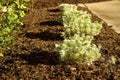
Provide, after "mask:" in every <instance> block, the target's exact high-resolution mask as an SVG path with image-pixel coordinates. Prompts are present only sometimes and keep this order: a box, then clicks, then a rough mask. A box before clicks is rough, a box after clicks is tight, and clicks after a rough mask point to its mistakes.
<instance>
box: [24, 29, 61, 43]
mask: <svg viewBox="0 0 120 80" xmlns="http://www.w3.org/2000/svg"><path fill="white" fill-rule="evenodd" d="M60 35H61V34H60V33H52V32H49V31H44V32H40V33H35V32H28V33H26V34H25V36H26V37H27V38H31V39H36V38H39V39H41V40H45V41H48V40H53V41H54V40H58V41H59V40H63V38H62V37H61V36H60Z"/></svg>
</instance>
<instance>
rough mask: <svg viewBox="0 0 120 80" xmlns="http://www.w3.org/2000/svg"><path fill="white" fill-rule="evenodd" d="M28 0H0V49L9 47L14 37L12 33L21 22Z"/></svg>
mask: <svg viewBox="0 0 120 80" xmlns="http://www.w3.org/2000/svg"><path fill="white" fill-rule="evenodd" d="M28 1H30V0H0V51H1V53H2V50H5V49H10V46H11V45H12V42H13V40H14V37H12V36H11V35H12V33H13V32H14V31H15V30H17V29H19V27H20V26H21V25H23V23H22V22H21V21H20V18H21V17H23V16H24V15H25V13H24V11H25V10H27V7H26V6H25V5H26V3H27V2H28Z"/></svg>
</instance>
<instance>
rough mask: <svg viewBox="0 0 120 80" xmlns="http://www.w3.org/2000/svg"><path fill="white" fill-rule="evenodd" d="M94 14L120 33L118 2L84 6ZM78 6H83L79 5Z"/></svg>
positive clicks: (116, 0) (119, 2)
mask: <svg viewBox="0 0 120 80" xmlns="http://www.w3.org/2000/svg"><path fill="white" fill-rule="evenodd" d="M85 5H86V6H87V7H88V8H89V9H90V10H91V11H92V12H93V13H94V14H96V15H97V16H98V17H100V18H102V19H103V20H104V21H105V22H106V23H108V25H110V26H113V27H112V28H113V29H114V30H115V31H116V32H117V33H120V0H113V1H105V2H97V3H88V4H85ZM79 6H83V5H81V4H79Z"/></svg>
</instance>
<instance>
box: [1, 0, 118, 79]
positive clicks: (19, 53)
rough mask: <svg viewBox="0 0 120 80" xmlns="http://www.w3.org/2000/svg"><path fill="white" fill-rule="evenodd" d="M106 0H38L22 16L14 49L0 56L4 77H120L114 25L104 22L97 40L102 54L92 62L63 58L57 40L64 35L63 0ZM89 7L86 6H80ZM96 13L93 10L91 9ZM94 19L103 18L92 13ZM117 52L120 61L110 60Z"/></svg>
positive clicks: (80, 0)
mask: <svg viewBox="0 0 120 80" xmlns="http://www.w3.org/2000/svg"><path fill="white" fill-rule="evenodd" d="M97 1H104V0H63V1H61V0H37V1H36V2H35V3H34V5H33V7H32V6H31V3H30V6H29V7H30V11H28V12H26V16H25V17H24V18H22V22H23V23H24V25H23V27H22V28H21V29H20V30H19V31H17V32H16V33H14V34H13V35H14V36H16V40H15V41H14V46H13V47H12V49H11V50H9V51H5V52H4V57H2V58H0V76H1V77H0V79H1V80H119V79H120V35H119V34H117V33H116V32H115V31H114V30H113V29H111V26H108V25H107V23H105V22H104V23H103V28H102V30H101V33H100V34H99V35H97V36H95V38H94V40H93V43H95V44H96V45H101V46H102V48H101V54H102V58H100V59H99V60H98V61H96V62H94V64H92V65H90V66H86V65H77V64H76V63H75V62H74V61H73V62H71V63H70V64H66V63H65V62H60V61H59V57H60V55H59V53H58V52H57V51H56V49H55V44H56V43H61V42H62V41H63V38H62V37H61V36H60V32H61V31H62V30H63V24H62V23H60V22H59V21H58V20H59V19H60V18H61V15H62V12H61V11H59V10H57V6H58V5H59V4H61V3H72V4H78V3H88V2H97ZM78 9H79V10H80V9H82V10H87V11H88V12H89V13H91V11H89V10H88V9H86V8H81V7H79V8H78ZM91 14H92V13H91ZM92 19H93V20H92V21H96V20H97V21H102V20H101V19H100V18H98V17H97V16H96V15H94V14H92ZM111 56H114V57H115V58H116V59H117V61H116V64H111V63H109V59H110V57H111Z"/></svg>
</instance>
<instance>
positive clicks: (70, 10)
mask: <svg viewBox="0 0 120 80" xmlns="http://www.w3.org/2000/svg"><path fill="white" fill-rule="evenodd" d="M58 8H59V9H60V10H62V11H63V16H62V19H63V26H64V28H63V32H62V33H61V35H62V36H63V38H64V41H63V43H61V44H56V45H55V46H56V48H57V50H58V52H59V53H60V55H61V56H60V57H61V60H62V61H67V62H69V59H74V60H77V61H79V62H80V63H87V64H92V63H93V62H94V61H96V60H97V59H99V58H100V57H101V54H100V47H99V46H96V45H95V44H93V43H92V40H93V38H94V36H95V35H98V34H99V33H100V30H101V28H102V23H99V22H97V21H96V22H92V21H91V15H90V14H88V13H87V12H85V11H82V10H81V11H78V10H77V6H76V5H72V4H61V5H60V6H59V7H58Z"/></svg>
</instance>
